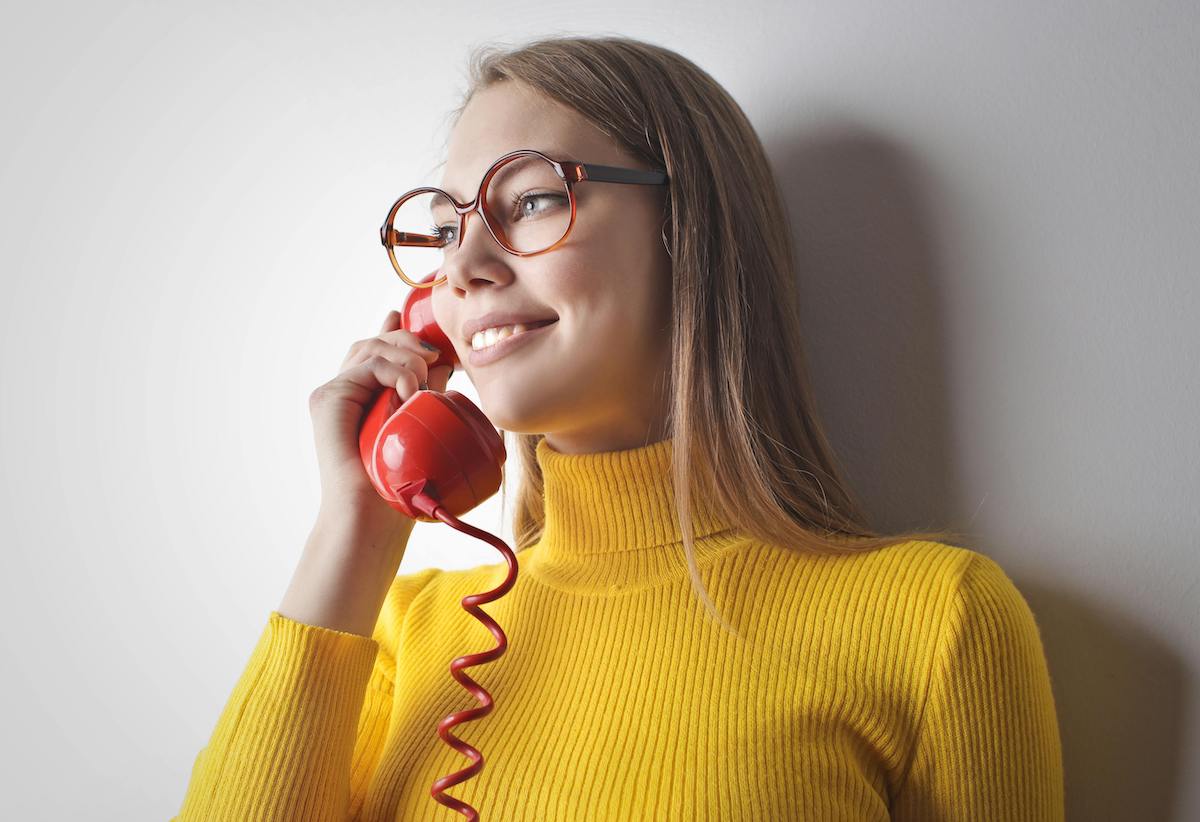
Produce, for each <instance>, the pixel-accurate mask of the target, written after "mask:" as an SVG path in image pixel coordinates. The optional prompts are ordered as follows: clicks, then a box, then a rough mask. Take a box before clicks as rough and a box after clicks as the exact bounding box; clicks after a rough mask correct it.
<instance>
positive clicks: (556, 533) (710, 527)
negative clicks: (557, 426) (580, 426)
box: [518, 438, 737, 593]
mask: <svg viewBox="0 0 1200 822" xmlns="http://www.w3.org/2000/svg"><path fill="white" fill-rule="evenodd" d="M673 444H674V440H673V438H668V439H664V440H660V441H658V442H655V443H651V444H649V445H645V446H641V447H638V448H631V449H627V450H623V451H601V452H596V453H590V454H564V453H561V452H559V451H555V450H554V449H552V448H551V447H550V446H549V444H548V443H547V442H546V439H545V438H542V439H540V440H538V443H537V449H536V455H537V463H538V466H539V467H540V468H541V472H542V479H543V500H544V502H543V504H544V508H545V515H546V519H545V523H544V527H543V531H542V537H541V539H540V540H539V541H538V542H536V543H534V544H533V545H532V546H530V547H529V548H527V549H526V550H525V551H522V552H521V554H519V555H518V556H520V557H521V558H522V564H523V566H524V568H525V570H528V572H529V573H530V575H531V576H533V577H534V578H535V579H537V580H538V581H540V582H542V583H544V584H547V585H550V586H552V587H556V588H560V589H564V590H570V591H577V592H593V593H615V592H619V591H621V590H626V589H631V588H642V587H645V586H647V585H651V584H654V583H657V582H664V581H667V580H671V579H675V578H683V577H686V576H687V575H688V573H689V572H688V565H687V556H686V554H685V553H684V549H683V532H682V529H681V528H680V526H679V523H678V521H677V515H676V512H675V499H674V483H673V482H672V480H671V458H672V448H673ZM691 500H692V506H693V507H692V523H693V537H694V551H695V557H696V562H697V565H698V566H699V567H701V568H703V567H704V566H706V565H708V564H709V563H710V562H711V561H712V560H713V559H714V558H715V557H716V555H717V554H719V553H721V552H722V551H723V550H724V549H725V548H727V547H728V546H729V545H730V544H732V543H733V542H735V541H736V540H737V535H736V532H735V531H734V529H733V528H732V527H731V524H730V523H729V522H727V521H726V520H725V519H724V518H722V517H721V516H720V515H719V514H718V513H717V512H716V509H715V506H713V505H712V504H710V500H709V499H708V498H706V497H704V496H702V495H701V493H700V491H699V489H697V488H695V487H693V488H692V489H691Z"/></svg>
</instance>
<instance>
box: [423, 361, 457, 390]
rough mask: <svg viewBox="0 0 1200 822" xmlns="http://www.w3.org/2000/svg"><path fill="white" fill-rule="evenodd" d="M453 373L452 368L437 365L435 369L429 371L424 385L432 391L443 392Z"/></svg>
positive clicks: (450, 366)
mask: <svg viewBox="0 0 1200 822" xmlns="http://www.w3.org/2000/svg"><path fill="white" fill-rule="evenodd" d="M453 373H454V366H452V365H439V366H437V367H436V368H431V369H429V379H428V380H426V381H425V382H426V384H427V385H428V386H429V387H430V388H431V389H432V390H434V391H439V392H445V390H446V383H448V382H449V381H450V375H451V374H453Z"/></svg>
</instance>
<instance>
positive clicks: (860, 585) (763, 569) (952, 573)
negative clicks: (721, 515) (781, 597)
mask: <svg viewBox="0 0 1200 822" xmlns="http://www.w3.org/2000/svg"><path fill="white" fill-rule="evenodd" d="M736 561H738V562H739V564H749V565H750V566H751V568H750V569H748V570H750V572H751V574H752V575H753V576H754V577H756V578H757V579H758V580H759V581H760V584H761V582H762V581H763V580H767V581H771V584H772V586H773V587H777V588H779V589H780V590H781V592H782V593H785V595H786V594H787V592H792V591H796V590H798V589H803V590H804V591H806V592H807V593H806V595H805V596H806V599H808V600H810V601H815V602H824V603H825V604H827V605H828V606H829V607H831V608H838V609H840V610H842V611H843V613H844V612H846V611H845V609H846V606H847V605H848V604H852V605H854V606H855V608H856V609H857V610H860V611H862V612H863V613H877V612H880V611H885V610H886V611H890V612H892V616H893V617H895V616H896V615H898V614H899V615H904V616H907V617H911V618H922V617H924V618H932V617H934V616H935V615H937V614H941V613H942V612H943V611H944V610H945V609H946V608H947V607H950V606H956V607H971V606H972V605H976V604H978V603H979V602H980V600H981V599H982V598H984V597H987V596H990V597H992V598H993V599H1000V600H1006V601H1008V602H1009V604H1010V605H1011V604H1013V600H1014V599H1021V600H1022V601H1023V598H1022V597H1021V595H1020V592H1019V591H1017V589H1016V586H1015V584H1014V583H1013V581H1012V579H1011V578H1010V577H1009V575H1008V574H1007V572H1006V571H1005V570H1004V568H1003V567H1002V566H1001V564H1000V563H999V562H997V561H996V560H995V559H993V558H992V557H990V556H988V555H987V554H985V553H983V552H981V551H978V550H975V549H972V548H967V547H963V546H960V545H954V544H952V543H948V542H938V541H935V540H919V539H913V540H900V541H897V542H895V543H891V544H888V545H885V546H883V547H881V548H873V549H869V550H866V549H864V550H855V551H851V552H847V553H845V554H817V553H814V552H812V551H808V550H805V549H801V548H794V547H789V546H786V545H776V544H770V543H760V542H748V544H747V545H746V547H745V549H744V550H743V551H740V552H737V556H736ZM743 570H747V569H745V567H744V565H743ZM864 598H869V600H871V601H872V602H874V603H875V607H870V608H868V607H865V606H864Z"/></svg>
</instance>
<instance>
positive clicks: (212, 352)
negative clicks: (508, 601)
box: [0, 0, 1200, 820]
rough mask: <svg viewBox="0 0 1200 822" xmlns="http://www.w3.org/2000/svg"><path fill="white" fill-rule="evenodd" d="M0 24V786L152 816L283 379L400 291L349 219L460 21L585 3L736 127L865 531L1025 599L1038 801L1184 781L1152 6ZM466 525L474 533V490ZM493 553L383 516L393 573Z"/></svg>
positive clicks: (1193, 79)
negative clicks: (748, 136) (784, 251)
mask: <svg viewBox="0 0 1200 822" xmlns="http://www.w3.org/2000/svg"><path fill="white" fill-rule="evenodd" d="M601 5H602V6H603V8H601ZM1048 6H1049V7H1048ZM4 18H5V26H4V28H3V30H2V32H0V88H2V89H3V120H4V123H5V124H4V126H3V130H2V131H0V190H2V191H3V198H2V199H0V209H3V214H0V237H2V248H3V260H4V267H3V278H4V290H3V296H2V308H0V335H2V340H3V345H2V347H0V356H2V358H3V359H2V368H3V371H2V374H3V394H2V399H0V482H3V488H2V489H0V490H2V492H3V493H2V495H0V500H2V502H0V516H2V517H3V520H2V522H0V526H2V531H0V533H2V534H3V552H4V554H3V556H4V566H3V567H4V572H3V574H0V603H3V605H2V607H3V609H4V611H3V613H2V614H0V631H2V639H0V643H2V645H0V652H2V653H3V658H4V660H5V673H4V676H3V677H2V678H0V687H2V688H3V689H4V697H5V704H6V706H7V708H8V718H7V720H6V722H5V726H6V727H5V733H3V734H0V753H2V754H3V756H4V757H5V759H6V760H7V764H6V767H5V768H3V769H2V770H0V772H2V773H3V774H4V775H3V779H4V781H5V783H6V784H5V787H4V797H5V799H4V805H5V808H6V811H7V814H6V815H8V816H10V817H11V818H14V819H17V818H20V819H66V818H80V819H83V818H86V819H114V820H115V819H122V820H126V819H165V818H167V817H168V816H170V815H172V814H173V813H175V812H176V811H177V809H178V807H179V804H180V802H181V800H182V797H183V793H184V789H185V786H186V783H187V779H188V776H189V772H190V768H191V765H192V761H193V758H194V756H195V754H196V753H197V751H198V750H199V749H200V748H201V747H202V746H203V745H204V744H205V742H206V741H207V739H208V736H209V734H210V733H211V731H212V728H213V725H214V724H215V721H216V718H217V716H218V714H219V712H220V710H221V708H222V706H223V705H224V703H225V700H226V699H227V698H228V696H229V693H230V691H231V689H232V686H233V684H234V682H235V681H236V679H237V677H238V676H239V674H240V672H241V670H242V668H243V667H244V665H245V663H246V660H247V658H248V655H249V653H250V650H251V648H252V647H253V644H254V642H255V641H256V639H257V637H258V635H259V633H260V631H261V630H262V627H263V625H264V622H265V620H266V617H267V614H268V612H269V611H270V610H271V609H273V608H274V607H276V606H277V605H278V603H279V600H280V599H281V597H282V595H283V592H284V589H285V588H286V585H287V582H288V580H289V578H290V576H291V573H292V570H293V568H294V567H295V563H296V561H297V559H298V557H299V553H300V550H301V548H302V545H303V542H304V539H305V537H306V535H307V534H308V530H309V528H310V527H311V525H312V522H313V517H314V515H315V513H316V507H317V504H318V498H319V487H318V482H317V473H316V461H315V455H314V452H313V447H312V433H311V428H310V421H309V417H308V408H307V398H308V394H309V392H310V391H312V389H313V388H314V387H316V386H317V385H318V384H320V383H322V382H325V381H326V380H328V379H330V378H331V377H333V376H334V375H335V373H336V369H337V366H338V365H339V363H340V362H341V359H342V357H343V355H344V354H345V351H346V348H347V347H348V346H349V344H350V343H351V342H353V341H354V340H356V339H360V338H363V337H369V336H373V335H374V334H375V333H377V331H378V328H379V324H380V323H381V321H382V319H383V316H384V315H385V314H386V312H387V310H388V309H389V308H392V307H398V306H399V305H400V303H401V301H402V299H403V297H404V294H405V287H404V286H403V284H402V283H401V282H400V280H399V279H398V278H396V276H395V275H394V273H393V272H392V271H391V268H390V266H389V265H388V263H387V259H386V256H385V255H384V253H383V250H382V249H381V248H380V246H379V241H378V234H377V230H378V226H379V224H380V222H382V218H383V216H384V214H385V213H386V210H387V208H388V206H389V205H390V204H391V202H392V200H393V199H394V198H395V197H396V196H397V195H398V194H399V193H400V192H402V191H404V190H406V189H408V188H411V187H414V186H417V185H421V184H432V183H434V182H436V179H435V176H436V175H435V173H434V168H433V166H434V164H435V163H436V162H437V161H438V160H439V159H440V158H441V152H442V141H443V139H444V137H445V115H446V112H447V111H448V110H449V109H450V108H451V107H452V106H453V105H454V104H455V103H457V100H458V97H457V95H458V91H459V89H460V88H461V87H462V83H463V80H464V67H465V59H466V54H467V50H468V48H469V47H470V46H471V45H474V44H476V43H481V42H484V41H488V40H495V39H500V40H505V41H507V42H514V41H519V40H523V39H525V38H526V37H528V36H532V35H537V34H553V33H622V34H628V35H632V36H635V37H643V38H645V39H649V40H652V41H655V42H659V43H661V44H663V45H666V46H669V47H671V48H674V49H676V50H678V51H680V52H681V53H683V54H684V55H686V56H688V57H690V58H691V59H693V60H695V61H696V62H697V63H698V64H700V65H701V66H703V67H704V68H705V69H707V70H708V71H709V72H710V73H712V74H713V76H714V77H715V78H716V79H717V80H718V81H720V82H721V83H723V84H724V85H725V86H726V87H727V88H728V89H729V90H730V91H731V93H732V94H733V95H734V97H735V98H736V99H737V100H738V101H739V102H740V103H741V105H742V106H743V107H744V109H745V111H746V112H747V114H748V115H749V116H750V118H751V120H752V121H753V122H754V124H755V126H756V128H758V130H759V133H760V134H761V135H762V137H763V139H764V141H765V143H766V144H767V146H768V149H769V151H770V154H771V157H772V160H773V162H774V164H775V166H776V168H777V170H778V173H779V176H780V178H781V180H782V182H783V184H784V185H785V186H786V187H787V191H788V204H789V210H790V214H791V219H792V223H793V226H792V227H793V230H794V233H795V236H796V241H797V243H798V247H799V249H800V255H801V259H802V260H803V262H804V264H805V265H804V272H803V275H802V278H803V282H802V289H803V291H802V293H803V295H804V300H805V304H804V316H805V318H806V320H807V326H806V340H805V342H806V345H807V347H808V350H809V352H810V357H811V359H812V364H813V369H814V379H815V382H816V388H817V393H818V397H819V403H820V407H821V410H822V412H823V415H824V418H825V420H826V421H827V423H828V426H829V428H830V430H831V433H832V436H833V439H834V442H835V445H836V446H837V448H838V449H839V450H840V451H841V453H842V454H844V456H845V458H846V461H847V463H848V465H849V468H850V471H851V473H852V478H853V479H854V480H855V481H856V482H857V484H858V486H859V487H860V488H861V489H862V491H863V493H864V495H865V496H866V498H867V500H868V501H869V503H870V506H871V509H872V511H873V512H874V513H875V514H876V516H877V517H878V524H879V525H880V526H881V527H887V528H901V527H922V526H928V525H943V524H944V525H950V526H954V527H958V528H963V529H967V530H968V531H969V532H970V533H971V534H972V538H971V540H970V542H969V544H970V547H973V548H976V549H978V550H981V551H983V552H985V553H987V554H989V555H991V556H993V557H994V558H996V559H997V561H999V562H1000V563H1001V564H1002V565H1003V567H1004V568H1005V569H1006V570H1007V571H1008V572H1009V574H1010V575H1011V576H1012V577H1013V578H1014V580H1015V581H1016V582H1017V584H1018V586H1019V587H1020V589H1021V590H1022V591H1023V592H1024V593H1025V595H1026V596H1027V598H1028V599H1029V601H1030V604H1031V605H1032V607H1033V609H1034V611H1035V613H1036V615H1037V618H1038V620H1039V624H1040V625H1041V627H1042V630H1043V635H1044V639H1045V643H1046V649H1047V654H1048V658H1049V663H1050V668H1051V675H1052V679H1053V683H1054V691H1055V694H1056V698H1057V700H1058V705H1059V714H1060V721H1061V725H1062V730H1063V742H1064V750H1065V758H1066V777H1067V785H1066V788H1067V798H1068V808H1069V817H1070V818H1071V819H1075V820H1100V819H1104V820H1109V819H1114V820H1115V819H1120V820H1150V819H1155V820H1157V819H1169V820H1185V819H1197V818H1200V787H1198V784H1197V782H1196V779H1195V775H1196V774H1197V773H1198V772H1200V714H1198V712H1197V710H1196V698H1197V695H1198V693H1200V687H1198V685H1197V674H1196V669H1197V666H1198V665H1200V639H1198V636H1200V632H1197V630H1196V628H1197V606H1196V602H1197V578H1198V575H1197V574H1198V571H1197V560H1196V548H1197V536H1196V534H1197V526H1198V524H1200V523H1198V522H1197V519H1198V515H1197V491H1200V468H1197V466H1198V465H1200V436H1198V435H1197V432H1196V419H1197V413H1196V408H1197V404H1198V398H1197V381H1198V378H1200V365H1198V362H1200V357H1198V356H1197V354H1198V353H1200V352H1198V351H1197V348H1198V346H1197V342H1198V339H1200V334H1198V332H1197V330H1196V329H1197V323H1196V319H1195V318H1196V314H1197V309H1198V308H1200V306H1198V300H1197V263H1196V260H1197V255H1198V253H1200V239H1198V234H1200V232H1198V231H1197V225H1198V223H1200V220H1198V209H1197V206H1198V205H1200V197H1198V195H1197V186H1198V184H1200V159H1198V158H1200V153H1198V151H1197V136H1196V131H1197V125H1198V123H1197V120H1198V115H1200V70H1198V67H1197V61H1196V58H1195V56H1194V54H1195V49H1196V47H1197V45H1200V37H1198V35H1200V12H1198V11H1197V8H1196V6H1195V4H1192V3H1183V2H1179V3H1160V2H1141V3H1137V4H1133V3H1114V2H1095V1H1094V0H1093V1H1092V2H1086V3H1084V2H1067V3H1055V4H1046V3H1041V2H1038V3H1035V2H1026V1H1024V0H1023V1H1022V2H1003V3H1001V2H988V3H979V2H973V3H962V2H955V3H951V2H943V3H933V2H918V3H903V4H900V3H895V4H884V3H861V2H842V3H838V4H833V3H822V4H812V3H797V2H794V1H793V2H788V3H766V2H748V3H740V4H738V5H737V7H736V9H734V8H731V7H730V6H729V5H728V4H727V3H693V4H685V3H680V2H670V1H669V0H668V2H663V3H659V4H654V5H652V6H650V7H647V6H645V5H644V4H642V3H634V2H616V3H605V4H595V3H578V2H570V1H568V2H561V3H558V4H555V5H554V7H553V9H550V8H547V7H546V6H544V5H543V4H532V3H529V4H522V3H517V4H515V6H511V7H510V8H508V9H506V10H499V9H498V7H497V6H496V5H495V4H485V3H461V2H460V3H452V4H436V5H433V4H430V5H426V6H424V7H418V6H416V5H415V4H400V3H359V4H334V3H327V4H319V3H305V4H296V3H256V4H234V3H211V2H210V3H190V4H177V5H174V6H172V5H170V4H165V3H161V2H155V3H150V2H144V3H128V2H126V3H104V4H97V3H88V4H85V3H75V4H63V3H38V4H19V5H18V4H6V8H5V12H4ZM763 344H764V345H770V344H771V341H770V340H764V341H763ZM451 387H452V388H455V389H456V390H459V391H462V392H463V393H465V394H467V395H468V396H471V397H475V396H476V395H475V394H474V393H473V392H472V389H471V386H470V383H469V381H468V380H467V379H466V377H465V376H464V375H462V374H459V375H456V376H455V377H454V378H453V379H452V381H451ZM468 519H469V520H470V521H471V522H472V523H474V524H476V525H478V526H479V527H483V528H487V529H489V530H493V531H496V530H500V531H501V533H502V534H503V535H504V536H505V538H506V539H507V538H510V537H511V531H510V529H509V524H510V518H509V514H508V512H507V511H503V510H502V506H501V505H500V499H499V496H497V497H494V498H493V499H492V500H489V501H488V502H487V503H485V504H484V505H483V506H481V507H480V508H478V509H476V510H475V511H473V512H472V513H471V514H470V515H469V516H468ZM498 561H499V558H498V556H497V555H496V554H495V552H494V550H493V549H492V548H491V547H490V546H487V545H485V544H483V543H479V542H475V541H473V540H470V539H468V538H466V537H463V536H462V535H461V534H458V533H457V532H455V531H452V530H451V529H448V528H445V527H444V526H441V525H440V524H437V525H435V524H426V523H422V524H420V525H419V526H418V527H417V529H416V530H415V532H414V537H413V540H412V543H411V546H410V549H409V552H408V554H407V555H406V557H405V560H404V564H403V565H402V566H401V571H402V572H410V571H414V570H418V569H420V568H423V567H426V566H429V565H439V566H441V567H446V568H455V567H467V566H471V565H476V564H480V563H485V562H498ZM466 650H468V649H464V651H466ZM501 698H502V697H501ZM437 719H438V717H430V729H431V732H432V731H433V728H434V726H435V724H436V720H437ZM501 755H502V754H501Z"/></svg>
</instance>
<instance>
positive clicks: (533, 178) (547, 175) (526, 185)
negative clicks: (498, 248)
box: [472, 154, 571, 252]
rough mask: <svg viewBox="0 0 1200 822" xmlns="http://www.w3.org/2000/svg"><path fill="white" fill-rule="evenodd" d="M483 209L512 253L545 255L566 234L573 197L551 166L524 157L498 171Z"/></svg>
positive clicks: (541, 161)
mask: <svg viewBox="0 0 1200 822" xmlns="http://www.w3.org/2000/svg"><path fill="white" fill-rule="evenodd" d="M484 209H485V210H486V211H487V213H488V219H489V220H490V221H491V223H492V228H493V229H494V230H495V232H496V234H497V235H499V237H500V239H501V240H502V241H504V242H506V243H508V245H509V246H510V247H511V248H512V249H513V251H522V252H529V251H545V250H546V249H547V248H549V247H550V246H552V245H554V244H555V243H557V242H558V241H559V240H561V239H562V238H563V235H565V234H566V233H567V228H568V227H569V226H570V223H571V193H570V191H569V190H568V189H567V184H566V182H564V181H563V178H562V177H560V176H558V172H557V171H556V170H555V168H554V166H552V165H550V163H549V162H547V161H546V160H543V159H542V158H541V157H538V156H536V155H532V154H522V155H519V156H517V157H516V158H514V159H512V160H510V161H509V162H507V163H505V164H504V165H503V166H501V167H500V168H499V169H497V171H496V173H495V175H494V176H493V177H492V179H491V181H490V182H489V183H488V188H487V191H486V192H485V195H484ZM473 227H474V226H472V228H473ZM481 227H482V226H481Z"/></svg>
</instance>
